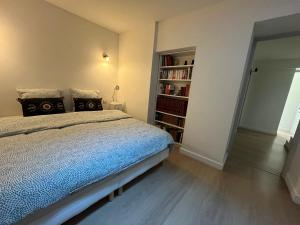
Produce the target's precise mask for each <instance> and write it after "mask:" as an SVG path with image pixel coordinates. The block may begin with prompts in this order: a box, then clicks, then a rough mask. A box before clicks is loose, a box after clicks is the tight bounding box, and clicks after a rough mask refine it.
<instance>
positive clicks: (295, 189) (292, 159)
mask: <svg viewBox="0 0 300 225" xmlns="http://www.w3.org/2000/svg"><path fill="white" fill-rule="evenodd" d="M299 162H300V125H299V126H298V128H297V130H296V133H295V137H294V139H293V142H292V143H291V147H290V150H289V154H288V156H287V160H286V163H285V167H284V170H283V173H282V176H283V177H284V178H285V181H286V184H287V186H288V188H289V190H290V193H291V197H292V199H293V201H294V202H295V203H298V204H300V174H299V171H300V163H299Z"/></svg>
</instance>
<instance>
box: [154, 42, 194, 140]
mask: <svg viewBox="0 0 300 225" xmlns="http://www.w3.org/2000/svg"><path fill="white" fill-rule="evenodd" d="M194 57H195V49H192V48H191V49H189V50H186V51H173V52H168V53H166V54H164V53H162V54H161V55H160V67H159V68H160V70H159V74H158V87H157V90H158V93H157V101H156V111H155V115H156V116H155V120H154V123H155V125H156V126H157V127H160V128H161V129H164V130H166V131H167V132H169V133H170V134H171V135H172V136H173V138H174V140H175V142H177V143H182V138H183V132H184V126H185V119H186V112H187V107H188V101H189V92H190V86H191V82H192V73H193V66H194ZM188 63H190V64H188Z"/></svg>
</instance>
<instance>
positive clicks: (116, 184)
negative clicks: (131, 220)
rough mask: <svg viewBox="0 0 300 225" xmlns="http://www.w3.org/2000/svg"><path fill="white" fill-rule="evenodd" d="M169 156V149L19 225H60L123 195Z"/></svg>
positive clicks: (92, 185) (48, 208)
mask: <svg viewBox="0 0 300 225" xmlns="http://www.w3.org/2000/svg"><path fill="white" fill-rule="evenodd" d="M168 156H169V148H166V149H164V150H163V151H161V152H159V153H157V154H155V155H153V156H151V157H149V158H147V159H145V160H143V161H142V162H140V163H138V164H135V165H134V166H131V167H129V168H127V169H125V170H123V171H122V172H120V173H118V174H115V175H112V176H109V177H107V178H105V179H104V180H101V181H99V182H96V183H94V184H91V185H89V186H87V187H85V188H83V189H82V190H80V191H78V192H75V193H73V194H71V195H69V196H68V197H66V198H64V199H62V200H60V201H58V202H56V203H54V204H53V205H51V206H49V207H47V208H45V209H40V210H38V211H36V212H35V213H34V214H30V215H28V216H27V217H25V219H23V220H21V221H20V222H19V223H17V224H22V225H23V224H30V225H41V224H43V225H58V224H62V223H63V222H66V221H67V220H69V219H71V218H72V217H74V216H76V215H78V214H79V213H81V212H82V211H84V210H85V209H87V208H88V207H90V206H91V205H93V204H94V203H96V202H97V201H99V200H100V199H102V198H104V197H106V196H109V200H110V201H112V200H113V198H114V191H116V190H118V194H122V192H123V185H125V184H127V183H129V182H130V181H132V180H133V179H135V178H136V177H138V176H139V175H141V174H143V173H145V172H146V171H147V170H149V169H151V168H152V167H154V166H156V165H157V164H159V163H160V162H162V161H163V160H165V159H166V158H168Z"/></svg>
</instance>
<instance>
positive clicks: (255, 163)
mask: <svg viewBox="0 0 300 225" xmlns="http://www.w3.org/2000/svg"><path fill="white" fill-rule="evenodd" d="M286 140H287V138H286V137H283V136H279V135H278V136H273V135H268V134H263V133H258V132H253V131H250V130H245V129H239V130H238V132H237V136H236V139H235V142H234V146H233V149H232V151H231V152H230V155H229V160H234V161H236V162H240V163H242V164H246V165H248V166H250V167H254V168H257V169H261V170H264V171H266V172H269V173H272V174H274V175H278V176H280V173H281V171H282V169H283V166H284V162H285V158H286V151H285V149H284V144H285V142H286Z"/></svg>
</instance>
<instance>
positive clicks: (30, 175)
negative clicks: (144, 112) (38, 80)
mask: <svg viewBox="0 0 300 225" xmlns="http://www.w3.org/2000/svg"><path fill="white" fill-rule="evenodd" d="M172 143H173V140H172V138H171V136H170V135H169V134H168V133H167V132H165V131H163V130H160V129H158V128H156V127H154V126H151V125H149V124H146V123H144V122H142V121H139V120H136V119H133V118H131V117H130V116H129V115H128V114H125V113H123V112H121V111H118V110H104V111H96V112H73V113H64V114H55V115H46V116H34V117H5V118H0V220H1V221H0V224H1V225H7V224H49V225H50V224H51V225H52V224H61V223H63V222H64V221H66V220H68V219H70V218H72V217H73V216H75V215H77V214H78V213H80V212H82V211H83V210H85V209H86V208H87V207H89V206H91V205H92V204H93V203H95V202H97V201H98V200H100V199H101V198H103V197H105V196H106V195H108V194H110V193H111V192H113V191H114V190H116V189H118V188H120V187H122V186H123V185H124V184H126V183H128V182H129V181H131V180H132V179H134V178H135V177H137V176H139V175H140V174H142V173H144V172H145V171H146V170H148V169H150V168H151V167H153V166H155V165H157V164H158V163H160V162H161V161H162V160H164V159H166V158H167V157H168V152H169V145H170V144H172Z"/></svg>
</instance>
